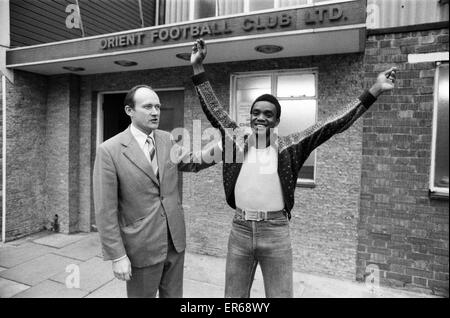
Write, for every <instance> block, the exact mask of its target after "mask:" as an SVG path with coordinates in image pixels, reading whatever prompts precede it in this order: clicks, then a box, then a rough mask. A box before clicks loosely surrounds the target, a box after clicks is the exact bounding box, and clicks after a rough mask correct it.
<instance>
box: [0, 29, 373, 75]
mask: <svg viewBox="0 0 450 318" xmlns="http://www.w3.org/2000/svg"><path fill="white" fill-rule="evenodd" d="M365 27H366V24H365V23H360V24H351V25H345V26H337V27H330V28H320V29H305V30H294V31H286V32H277V33H266V34H259V35H253V36H247V35H246V36H237V37H230V38H221V39H211V40H209V41H208V44H211V43H224V42H234V41H248V40H253V39H264V38H273V37H280V36H290V35H299V34H306V33H310V34H311V33H322V32H332V31H342V30H353V29H355V30H356V29H360V28H365ZM191 46H192V42H183V43H179V44H172V45H164V46H157V47H146V48H141V49H135V50H128V51H116V52H111V53H104V54H91V55H82V56H76V57H69V58H61V59H54V60H44V61H37V62H30V63H19V64H9V65H6V67H8V68H16V67H23V66H33V65H42V64H50V63H62V62H69V61H78V60H85V59H93V58H102V57H109V56H119V55H127V54H132V53H143V52H150V51H160V50H167V49H173V48H180V47H189V48H190V47H191ZM9 51H11V50H9Z"/></svg>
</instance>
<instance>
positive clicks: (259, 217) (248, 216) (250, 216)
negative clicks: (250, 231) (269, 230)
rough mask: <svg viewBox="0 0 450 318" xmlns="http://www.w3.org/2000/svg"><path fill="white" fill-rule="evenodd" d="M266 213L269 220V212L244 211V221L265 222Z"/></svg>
mask: <svg viewBox="0 0 450 318" xmlns="http://www.w3.org/2000/svg"><path fill="white" fill-rule="evenodd" d="M264 213H266V218H267V212H266V211H247V210H245V211H244V219H245V220H246V221H263V220H264V217H263V214H264Z"/></svg>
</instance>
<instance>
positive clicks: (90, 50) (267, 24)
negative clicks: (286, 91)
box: [7, 1, 366, 65]
mask: <svg viewBox="0 0 450 318" xmlns="http://www.w3.org/2000/svg"><path fill="white" fill-rule="evenodd" d="M365 19H366V8H365V1H349V2H342V3H335V4H327V5H316V6H312V7H303V8H297V9H288V10H280V11H272V12H266V13H259V14H257V13H251V14H248V15H239V16H231V17H225V18H223V19H217V18H214V19H212V20H210V21H202V22H186V23H180V24H177V25H168V26H164V25H162V26H157V27H149V28H143V29H138V31H136V32H132V31H125V32H121V33H118V34H114V35H110V36H108V35H106V36H100V37H98V36H97V37H95V38H85V39H80V40H79V41H73V42H69V43H58V42H56V43H55V44H54V45H51V46H46V47H45V49H43V48H34V47H31V48H29V49H26V50H20V51H15V52H10V53H13V54H8V53H7V65H15V64H19V63H20V62H21V61H30V62H37V61H46V60H49V59H52V60H54V59H65V58H71V57H74V56H76V57H81V56H84V55H86V56H88V55H89V56H92V55H97V54H102V53H105V54H106V53H109V52H120V51H123V52H127V51H128V50H136V49H138V50H145V49H150V48H153V47H158V48H161V49H163V48H164V46H171V45H178V44H182V43H191V42H192V41H193V40H195V39H197V38H199V37H202V38H204V39H205V40H207V41H208V40H211V39H226V38H233V37H246V36H250V37H251V36H260V35H264V34H267V35H271V36H272V35H276V34H277V33H280V35H281V34H282V32H295V31H302V32H304V33H313V32H316V30H317V31H318V30H320V29H321V28H322V29H323V28H327V30H328V29H329V28H334V29H335V30H336V31H337V30H339V28H340V27H344V28H347V26H349V25H359V26H361V25H364V23H365ZM73 22H74V23H75V22H76V21H75V19H74V20H73Z"/></svg>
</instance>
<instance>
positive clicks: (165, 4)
mask: <svg viewBox="0 0 450 318" xmlns="http://www.w3.org/2000/svg"><path fill="white" fill-rule="evenodd" d="M159 10H160V12H163V14H162V15H161V14H160V15H161V16H162V17H164V19H163V21H160V24H170V23H177V22H183V21H192V20H197V19H203V18H209V17H215V16H216V15H217V12H216V0H161V1H160V2H159Z"/></svg>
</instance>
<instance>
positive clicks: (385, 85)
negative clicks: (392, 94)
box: [369, 67, 398, 97]
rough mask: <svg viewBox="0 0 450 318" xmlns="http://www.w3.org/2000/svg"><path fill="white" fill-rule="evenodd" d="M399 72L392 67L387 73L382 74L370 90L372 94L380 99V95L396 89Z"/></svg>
mask: <svg viewBox="0 0 450 318" xmlns="http://www.w3.org/2000/svg"><path fill="white" fill-rule="evenodd" d="M397 71H398V69H397V68H396V67H391V68H390V69H388V70H387V71H384V72H381V73H380V74H379V75H378V77H377V81H376V82H375V84H373V86H372V87H371V88H370V90H369V91H370V93H371V94H372V95H374V96H375V97H378V96H379V95H380V94H382V93H384V92H387V91H390V90H392V89H394V87H395V80H396V72H397Z"/></svg>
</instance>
